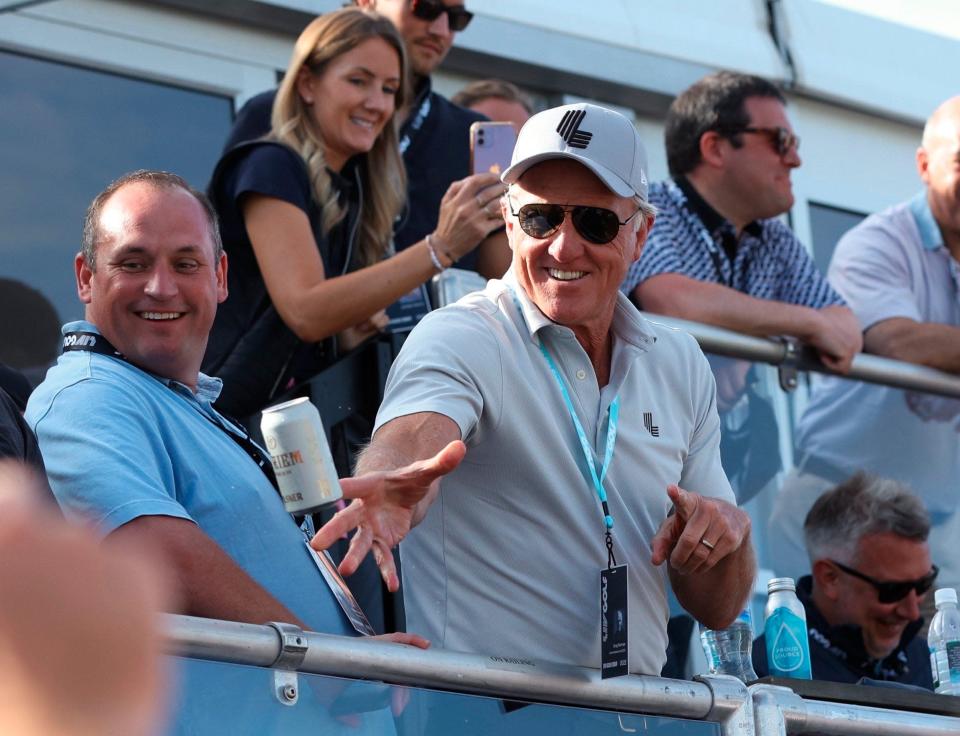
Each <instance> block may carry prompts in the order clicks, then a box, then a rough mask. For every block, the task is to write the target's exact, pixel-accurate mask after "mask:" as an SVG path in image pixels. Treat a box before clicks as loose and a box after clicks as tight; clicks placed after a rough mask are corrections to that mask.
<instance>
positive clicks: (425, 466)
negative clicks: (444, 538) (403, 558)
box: [310, 440, 466, 592]
mask: <svg viewBox="0 0 960 736" xmlns="http://www.w3.org/2000/svg"><path fill="white" fill-rule="evenodd" d="M465 453H466V445H464V444H463V442H461V441H460V440H455V441H453V442H451V443H449V444H448V445H447V446H446V447H444V448H443V449H442V450H440V452H438V453H437V454H436V455H434V456H433V457H430V458H427V459H426V460H418V461H417V462H413V463H410V464H409V465H406V466H404V467H402V468H397V469H396V470H384V471H378V472H374V473H368V474H367V475H363V476H360V477H359V478H343V479H342V480H341V481H340V487H341V488H342V489H343V496H344V498H352V499H353V502H352V503H351V504H350V505H349V506H347V507H346V508H345V509H343V510H342V511H339V512H337V514H336V515H335V516H334V517H333V518H332V519H331V520H330V521H328V522H327V523H326V524H324V525H323V526H322V527H321V528H320V531H318V532H317V534H316V536H315V537H314V538H313V539H312V540H311V542H310V545H311V546H312V547H313V548H314V549H317V550H321V549H326V548H327V547H329V546H330V545H332V544H333V543H334V542H336V541H337V539H339V538H340V537H342V536H344V535H345V534H346V533H347V532H349V531H350V530H351V529H356V530H357V533H356V534H354V536H353V539H351V540H350V547H349V549H348V550H347V554H346V555H344V558H343V561H342V562H341V563H340V568H339V569H340V574H341V575H344V576H346V575H351V574H352V573H353V572H354V571H355V570H356V569H357V567H359V565H360V563H361V562H362V561H363V558H364V557H366V555H367V553H368V552H370V551H371V550H372V551H373V556H374V559H375V560H376V562H377V567H379V568H380V575H381V576H382V577H383V580H384V582H385V583H386V585H387V589H388V590H390V591H391V592H395V591H396V590H397V589H398V588H399V587H400V581H399V579H398V578H397V570H396V565H394V562H393V555H392V554H391V552H390V550H391V549H392V548H393V547H395V546H397V545H398V544H399V543H400V541H401V540H402V539H403V538H404V537H405V536H406V535H407V533H408V532H409V531H410V529H411V527H412V526H413V525H414V514H415V513H416V511H417V505H418V504H419V503H420V502H421V501H423V499H424V498H426V496H427V494H428V493H429V492H430V490H431V488H432V487H433V486H434V484H435V483H436V482H437V481H439V480H440V478H442V477H443V476H444V475H446V474H447V473H449V472H450V471H451V470H453V469H454V468H456V467H457V466H458V465H459V464H460V461H461V460H463V456H464V454H465Z"/></svg>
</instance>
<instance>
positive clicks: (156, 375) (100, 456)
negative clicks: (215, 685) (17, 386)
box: [27, 171, 462, 732]
mask: <svg viewBox="0 0 960 736" xmlns="http://www.w3.org/2000/svg"><path fill="white" fill-rule="evenodd" d="M75 269H76V278H77V289H78V293H79V296H80V299H81V301H83V302H84V304H85V305H86V309H85V312H86V320H84V321H80V322H73V323H70V324H68V325H66V326H65V327H64V333H65V337H64V350H65V352H64V354H63V355H62V356H61V357H60V359H59V361H58V362H57V365H56V366H54V367H53V368H51V369H50V371H49V372H48V374H47V377H46V380H44V382H43V383H42V384H41V385H40V386H39V387H38V388H37V389H36V391H35V392H34V393H33V395H32V397H31V398H30V402H29V405H28V409H27V419H28V421H29V423H30V424H31V425H32V427H33V429H34V431H35V432H36V433H37V436H38V440H39V443H40V446H41V449H42V451H43V453H44V456H45V458H46V461H47V463H46V465H47V472H48V474H49V478H50V482H51V487H52V489H53V491H54V494H55V495H56V497H57V500H58V501H59V502H60V504H61V506H62V507H63V508H64V509H65V511H66V513H67V515H68V516H69V517H71V518H80V519H84V520H87V521H90V522H92V523H93V524H95V526H96V529H97V530H98V531H99V532H100V533H101V534H102V535H104V536H105V537H107V542H106V543H108V544H109V543H110V541H111V540H122V539H127V540H128V542H130V543H133V544H140V545H143V546H145V547H146V548H148V549H151V550H155V551H157V552H159V554H160V555H161V559H162V562H163V563H164V565H165V567H166V569H167V570H169V571H170V573H171V580H172V582H173V583H174V584H175V592H176V594H177V596H178V598H179V604H180V605H179V607H178V612H181V613H187V614H191V615H195V616H204V617H208V618H220V619H228V620H233V621H246V622H251V623H267V622H270V621H283V622H288V623H294V624H297V625H299V626H301V627H303V628H307V629H311V630H315V631H322V632H326V633H335V634H341V635H355V634H356V632H355V631H354V628H353V626H352V625H351V623H350V621H349V620H348V618H347V616H346V614H345V613H344V611H343V610H342V609H341V607H340V605H339V604H338V602H337V599H336V598H335V596H334V593H333V591H332V590H331V589H330V587H328V585H327V584H326V582H325V580H324V576H323V575H322V574H321V572H320V570H319V568H318V567H317V565H316V564H315V562H314V559H313V555H312V554H311V551H310V550H309V549H308V547H307V545H306V540H305V538H304V535H303V533H302V532H301V531H300V530H299V529H298V528H297V526H296V524H295V523H294V521H293V519H292V518H291V517H290V516H289V515H288V514H287V513H286V512H285V511H284V508H283V504H282V502H281V500H280V497H279V495H278V493H277V491H276V490H275V488H274V486H273V485H272V482H271V480H270V479H269V478H268V475H266V474H265V473H264V472H263V470H262V466H261V467H258V462H257V461H258V460H262V459H263V458H262V457H261V454H262V451H261V450H260V449H259V448H257V447H256V446H254V445H253V444H252V443H251V442H250V441H249V438H245V435H244V433H243V432H242V430H241V429H240V428H239V427H237V426H236V425H234V424H233V423H232V422H230V421H229V420H227V419H225V418H224V417H223V416H222V415H221V414H219V413H218V412H217V411H216V410H215V409H214V408H213V406H212V403H213V401H215V400H216V398H217V395H218V393H219V390H220V385H221V384H220V380H219V379H215V378H210V377H208V376H205V375H203V374H202V373H200V372H199V369H200V361H201V359H202V357H203V353H204V349H205V348H206V341H207V335H208V333H209V331H210V326H211V324H212V322H213V318H214V314H215V312H216V308H217V304H218V303H219V302H221V301H223V300H224V299H225V298H226V296H227V291H226V270H227V261H226V256H225V255H224V253H223V250H222V248H221V246H220V242H219V237H218V235H217V224H216V215H215V213H214V212H213V209H212V207H211V205H210V204H209V202H208V201H207V200H206V198H205V197H204V196H203V195H202V194H200V193H198V192H196V191H195V190H193V189H191V188H190V186H189V185H188V184H187V183H186V182H185V181H184V180H183V179H181V178H180V177H177V176H175V175H173V174H169V173H166V172H155V171H153V172H152V171H141V172H135V173H133V174H129V175H127V176H125V177H122V178H121V179H119V180H117V181H116V182H114V183H113V184H111V185H110V186H109V187H108V188H107V189H106V190H104V192H102V193H101V194H100V195H98V196H97V198H96V199H94V201H93V203H92V204H91V206H90V208H89V210H88V212H87V218H86V221H85V226H84V246H83V251H82V252H81V253H79V254H77V257H76V262H75ZM460 456H462V449H461V448H460V447H458V446H454V447H453V448H450V449H449V450H447V451H446V452H445V453H444V454H442V455H441V456H440V457H439V458H436V459H432V460H431V461H430V462H428V463H425V464H422V465H420V466H419V467H418V468H415V469H413V470H414V473H413V474H410V473H407V475H406V478H405V480H403V481H402V482H401V484H400V485H401V486H403V485H410V484H411V483H412V484H413V485H417V484H420V485H424V484H429V483H430V482H432V481H433V480H434V479H435V478H436V477H437V475H438V474H439V473H442V472H444V471H445V470H448V469H449V468H450V467H452V465H455V464H456V462H457V460H458V459H459V457H460ZM433 460H436V462H434V461H433ZM267 468H269V464H267ZM354 482H360V483H361V484H362V483H363V481H354ZM344 485H345V486H347V487H349V485H350V483H349V482H347V481H345V482H344ZM388 638H389V639H390V640H392V641H397V642H402V643H410V644H414V645H417V646H421V647H425V646H427V642H426V641H425V640H424V639H423V638H421V637H418V636H414V635H409V634H392V635H388ZM235 674H237V676H238V677H239V676H240V675H241V674H242V673H241V672H240V671H239V670H238V671H237V672H236V673H235ZM241 679H242V678H241ZM216 681H217V682H219V680H216ZM208 682H209V681H207V683H205V685H206V684H208ZM198 684H199V683H194V686H192V687H190V688H187V689H186V693H187V695H188V696H189V697H188V698H187V702H186V704H181V705H182V706H183V707H187V706H189V704H190V702H192V703H193V705H195V706H196V709H195V710H194V711H193V713H194V715H196V716H197V717H209V718H215V717H216V718H221V717H222V716H223V714H222V713H220V712H219V711H218V710H217V709H216V708H212V707H211V706H210V703H209V701H207V703H206V704H203V703H198V702H197V700H199V698H198V697H197V690H196V686H197V685H198ZM221 690H223V688H221ZM224 692H226V691H224ZM263 692H264V693H266V691H265V690H264V691H263ZM207 695H210V692H207ZM220 696H221V697H222V696H223V695H222V694H221V695H220ZM234 696H235V697H236V698H237V700H238V701H242V700H243V698H241V697H240V696H239V695H236V693H234ZM191 697H192V698H193V701H191V700H190V698H191ZM266 697H267V696H266V694H264V696H263V697H262V698H259V702H260V703H263V702H265V701H266ZM254 705H255V704H254V703H252V702H249V703H247V702H233V703H231V708H232V709H234V713H233V715H235V713H238V712H244V711H243V709H244V708H248V707H253V706H254ZM236 709H240V710H236ZM274 710H275V709H274ZM381 715H382V714H381ZM381 725H382V723H381ZM193 726H196V723H193ZM200 730H202V729H200ZM191 732H192V731H191ZM378 732H382V731H378Z"/></svg>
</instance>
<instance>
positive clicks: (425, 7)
mask: <svg viewBox="0 0 960 736" xmlns="http://www.w3.org/2000/svg"><path fill="white" fill-rule="evenodd" d="M410 12H412V13H413V14H414V16H416V17H417V18H419V19H420V20H427V21H431V22H432V21H435V20H436V19H437V18H439V17H440V16H441V15H442V14H443V13H446V14H447V23H449V24H450V30H451V31H454V32H455V33H456V32H459V31H462V30H463V29H464V28H466V27H467V26H468V25H470V21H471V20H473V13H471V12H470V11H469V10H467V9H466V8H465V7H463V6H462V5H450V6H447V5H444V4H443V0H413V2H412V3H411V4H410Z"/></svg>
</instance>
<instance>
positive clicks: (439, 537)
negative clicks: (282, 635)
mask: <svg viewBox="0 0 960 736" xmlns="http://www.w3.org/2000/svg"><path fill="white" fill-rule="evenodd" d="M645 169H646V154H645V152H644V150H643V145H642V143H641V141H640V138H639V135H638V134H637V132H636V129H635V128H634V126H633V124H632V123H631V122H630V121H629V120H628V119H627V118H625V117H624V116H622V115H620V114H619V113H616V112H613V111H611V110H607V109H604V108H602V107H598V106H596V105H590V104H584V103H581V104H576V105H567V106H564V107H559V108H554V109H551V110H547V111H544V112H541V113H539V114H537V115H534V116H533V117H532V118H530V120H529V121H528V122H527V123H526V125H525V126H524V127H523V129H522V130H521V132H520V136H519V139H518V142H517V145H516V148H515V150H514V153H513V162H512V165H511V166H510V168H508V169H507V170H506V171H505V172H504V174H503V177H502V178H503V181H504V183H506V184H508V185H509V188H508V191H507V193H506V195H505V196H504V198H503V200H502V203H501V208H502V212H503V216H504V219H505V221H506V231H507V237H508V240H509V242H510V247H511V249H512V251H513V263H512V266H511V269H510V271H508V272H507V274H506V275H505V276H504V278H503V280H494V281H491V282H490V283H489V284H488V286H487V288H486V289H485V290H484V291H482V292H476V293H474V294H471V295H469V296H467V297H465V298H464V299H462V300H461V301H460V302H458V303H456V304H454V305H451V306H449V307H446V308H444V309H441V310H438V311H435V312H432V313H431V314H430V315H428V316H427V317H426V318H425V319H424V320H423V321H422V322H421V323H420V324H419V325H418V326H417V327H416V328H415V329H414V330H413V332H412V333H411V335H410V337H409V339H408V340H407V342H406V343H405V345H404V347H403V350H402V351H401V353H400V355H399V357H398V359H397V361H396V362H395V363H394V365H393V368H392V370H391V374H390V377H389V379H388V384H387V388H386V396H385V398H384V401H383V404H382V405H381V408H380V411H379V414H378V416H377V423H376V424H377V426H376V430H375V432H374V437H373V441H372V443H371V445H370V447H369V448H368V449H367V450H366V451H365V452H364V453H363V454H362V455H361V458H360V460H359V461H358V466H357V474H358V475H359V476H360V477H362V478H363V479H365V480H366V479H368V478H370V477H373V478H377V477H379V474H382V473H383V472H385V471H389V470H391V469H393V468H395V467H399V466H402V465H405V464H406V463H407V461H408V460H415V459H418V458H421V457H428V456H430V455H432V454H434V453H435V452H436V451H438V450H439V449H441V448H443V447H444V446H446V445H447V443H449V442H452V441H455V440H463V441H464V442H465V443H466V445H467V453H466V457H465V459H464V461H463V462H462V463H461V464H460V466H459V467H458V468H457V469H456V470H454V471H453V472H452V473H451V474H450V475H449V476H448V477H447V478H446V479H444V481H443V484H442V486H441V485H440V484H437V483H435V484H433V485H432V486H431V488H430V489H429V491H428V492H427V493H426V494H412V493H402V492H399V491H397V490H395V489H394V488H393V487H392V485H391V484H390V483H387V482H383V483H380V484H379V485H378V484H368V486H367V488H368V489H370V490H369V492H364V493H361V494H354V493H353V492H352V491H346V490H345V493H347V494H348V495H350V496H351V497H354V498H356V499H357V500H355V501H354V502H353V503H352V504H351V505H350V506H349V507H347V509H345V510H344V511H342V512H340V513H339V514H337V516H336V517H334V519H333V520H332V521H331V522H329V523H328V524H327V525H326V526H325V527H324V528H323V529H322V530H321V531H320V533H319V534H318V536H317V537H316V538H315V539H314V542H313V543H314V545H315V546H318V547H324V546H327V545H329V544H331V543H333V542H334V541H336V539H337V538H339V537H340V535H341V534H343V533H345V532H346V531H347V530H348V529H351V528H353V527H355V526H359V531H358V533H357V534H356V535H355V536H354V538H353V541H352V543H351V548H350V550H349V551H348V553H347V555H346V556H345V558H344V561H343V564H342V566H341V570H342V571H343V572H344V573H346V574H349V573H350V572H351V571H352V570H353V569H355V567H356V566H357V564H358V563H359V562H360V560H361V559H362V558H363V557H364V556H365V555H366V553H367V551H368V550H371V549H372V551H373V553H374V556H375V558H376V560H377V562H378V564H379V565H380V568H381V571H382V574H383V577H384V579H385V581H386V582H387V585H388V586H389V587H390V588H393V589H395V588H396V587H397V584H398V580H397V575H396V571H395V569H394V567H393V560H392V556H391V555H390V554H389V549H390V548H391V547H392V546H393V545H395V544H397V543H398V542H399V541H400V540H401V539H403V540H404V541H403V544H402V545H401V559H402V562H403V579H404V591H405V593H404V595H405V599H404V600H405V605H406V612H407V623H408V625H409V626H410V628H411V629H416V630H423V631H424V632H427V633H428V634H429V635H430V636H432V637H435V643H436V644H437V645H438V646H440V647H444V648H448V649H455V650H460V651H471V652H478V653H486V654H492V655H502V656H507V657H516V656H523V657H525V658H532V659H539V660H549V661H557V662H565V663H571V664H576V665H581V666H587V667H597V668H599V667H601V666H602V667H603V669H604V672H605V673H606V672H607V670H608V668H610V669H613V670H614V672H619V673H624V674H625V673H626V672H627V671H629V672H636V673H644V674H659V673H660V670H661V667H662V666H663V664H664V661H665V648H666V644H667V632H666V620H667V594H666V587H667V583H668V582H669V583H670V584H671V585H672V587H673V589H674V591H675V593H676V595H677V597H678V598H679V600H680V601H681V602H682V603H683V605H684V606H685V607H686V608H687V609H688V610H689V611H690V612H691V613H692V614H693V615H695V616H696V617H697V618H699V619H700V620H701V621H703V622H704V623H705V624H706V625H708V626H710V627H711V628H722V627H724V626H727V625H728V624H729V623H730V622H731V621H732V620H733V618H734V617H735V616H736V615H737V613H738V612H739V611H740V610H741V609H742V607H743V603H744V601H745V600H746V598H747V596H748V594H749V591H750V589H751V586H752V581H753V575H754V558H753V551H752V547H751V543H750V521H749V517H748V516H747V515H746V514H745V513H743V512H742V511H741V510H740V509H738V508H737V507H736V506H735V505H734V503H733V494H732V491H731V489H730V485H729V483H728V482H727V479H726V477H725V476H724V473H723V469H722V467H721V465H720V455H719V449H718V448H719V439H720V435H719V421H718V417H717V412H716V405H715V386H714V382H713V378H712V376H711V374H710V371H709V366H708V365H707V362H706V360H705V359H704V357H703V354H702V353H701V352H700V350H699V348H698V347H697V344H696V343H695V342H694V341H693V339H692V338H690V336H689V335H686V334H684V333H680V332H677V331H675V330H670V329H667V328H664V327H662V326H659V325H656V324H653V323H651V322H648V321H646V320H645V319H643V318H642V317H641V316H640V315H639V314H638V313H637V311H636V309H635V308H634V307H633V305H631V304H630V302H629V300H628V299H627V298H626V297H625V296H624V295H622V294H620V293H619V285H620V283H621V281H622V280H623V276H624V275H625V273H626V270H627V267H628V266H629V265H630V264H631V263H633V262H634V261H635V260H636V259H637V258H638V257H639V255H640V251H641V249H642V247H643V243H644V241H645V239H646V237H647V233H648V232H649V229H650V227H651V225H652V224H653V219H654V211H653V208H652V207H651V206H650V204H649V202H648V200H647V178H646V174H645ZM434 448H436V449H434ZM624 581H629V584H628V585H627V584H626V583H625V582H624ZM620 584H623V586H624V587H623V588H618V587H617V586H618V585H620ZM615 590H619V591H620V593H621V595H620V599H621V600H620V602H622V604H623V606H622V608H623V609H625V610H623V611H622V613H623V615H622V616H614V617H613V618H612V620H608V619H606V618H603V617H602V614H601V611H602V610H606V611H607V614H608V615H611V616H612V615H613V614H612V613H611V612H612V611H613V609H614V608H618V609H619V608H620V604H619V603H617V604H614V603H613V601H614V600H615V599H616V598H617V595H616V594H615V593H614V591H615ZM601 591H604V595H603V597H601ZM624 622H625V623H626V626H625V627H622V629H621V631H623V630H625V636H626V637H627V638H626V640H625V642H624V643H626V641H629V646H628V651H629V658H628V657H627V655H626V654H623V656H622V659H619V660H618V659H617V657H615V656H614V657H612V661H613V664H612V665H611V659H608V657H607V654H606V653H605V652H606V650H604V649H602V648H601V638H602V637H601V630H602V629H604V626H607V628H605V629H604V630H605V631H607V633H608V634H609V632H610V631H611V630H615V629H616V627H617V626H622V624H623V623H624ZM609 627H613V629H611V628H609ZM608 641H609V640H608ZM611 653H612V652H611Z"/></svg>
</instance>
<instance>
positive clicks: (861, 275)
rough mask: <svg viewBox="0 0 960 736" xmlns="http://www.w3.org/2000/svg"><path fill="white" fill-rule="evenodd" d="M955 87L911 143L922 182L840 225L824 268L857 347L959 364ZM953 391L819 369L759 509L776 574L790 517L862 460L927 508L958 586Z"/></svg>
mask: <svg viewBox="0 0 960 736" xmlns="http://www.w3.org/2000/svg"><path fill="white" fill-rule="evenodd" d="M958 158H960V97H954V98H952V99H950V100H947V101H946V102H944V103H943V104H942V105H940V107H939V108H937V110H936V111H935V112H934V113H933V115H932V116H931V117H930V119H929V120H928V121H927V124H926V127H925V128H924V131H923V140H922V143H921V145H920V148H919V149H918V151H917V170H918V171H919V174H920V178H921V180H922V181H923V183H924V185H925V191H922V192H920V193H918V194H917V195H916V196H915V197H913V198H912V199H910V200H908V201H906V202H902V203H901V204H898V205H895V206H894V207H891V208H889V209H887V210H884V211H883V212H880V213H878V214H875V215H872V216H871V217H868V218H867V219H866V220H864V221H863V222H862V223H860V224H859V225H858V226H857V227H855V228H854V229H853V230H851V231H850V232H848V233H847V234H846V235H844V236H843V237H842V238H841V239H840V242H839V243H838V244H837V248H836V250H835V251H834V254H833V260H832V261H831V263H830V271H829V277H830V281H831V283H832V284H833V285H834V286H835V287H836V288H837V290H838V291H839V292H840V293H841V294H842V295H843V297H844V298H845V299H846V300H847V303H848V304H849V305H850V307H851V308H852V309H853V311H854V312H855V313H856V315H857V319H858V320H859V321H860V326H861V327H862V329H863V336H864V346H865V349H866V351H867V352H871V353H875V354H877V355H884V356H886V357H889V358H895V359H897V360H903V361H907V362H910V363H919V364H920V365H927V366H930V367H933V368H939V369H940V370H943V371H948V372H950V373H960V297H958V294H960V264H958V259H960V167H958V165H957V161H958ZM958 417H960V401H957V400H956V399H947V398H941V397H935V396H931V395H929V394H923V393H919V392H914V391H903V390H900V389H895V388H889V387H886V386H874V385H871V384H867V383H861V382H853V381H844V380H841V379H837V378H832V377H830V378H823V379H822V380H821V381H820V382H819V383H818V384H817V386H816V387H815V390H814V394H813V396H812V398H811V401H810V405H809V406H808V408H807V411H806V413H805V414H804V416H803V418H802V419H801V421H800V424H799V427H798V433H797V448H798V451H799V452H798V456H797V465H798V468H797V471H795V472H794V473H792V474H791V475H790V476H788V477H787V480H786V481H785V483H784V487H783V489H782V491H781V493H780V495H779V497H778V499H777V503H776V506H775V507H774V511H773V515H772V518H771V522H770V526H771V531H772V534H771V536H770V539H771V540H776V541H777V544H776V545H775V546H772V547H771V554H772V555H773V562H774V565H775V569H776V570H777V572H778V573H782V574H792V573H793V572H794V571H795V570H797V569H799V568H800V567H801V566H802V565H803V564H804V562H803V560H804V558H803V541H802V538H801V536H800V530H799V529H798V528H797V526H796V520H797V519H800V518H803V515H804V514H805V513H806V512H807V510H808V509H809V508H810V507H811V506H812V505H813V502H814V501H815V500H816V498H817V497H818V496H819V495H820V494H821V493H823V492H824V491H825V490H826V489H827V488H829V487H830V486H831V485H834V484H835V483H837V482H839V481H842V480H843V479H844V478H846V477H849V476H850V475H852V474H853V473H854V472H855V471H857V470H860V469H863V470H866V471H868V472H871V473H875V474H877V475H881V476H884V477H888V478H893V479H896V480H899V481H902V482H904V483H907V484H908V485H909V486H910V487H911V488H912V490H913V491H914V492H915V493H916V494H917V495H918V496H919V497H920V498H921V499H922V500H923V502H924V504H925V505H926V507H927V511H928V512H929V514H930V520H931V522H932V529H931V532H930V549H931V552H932V555H933V561H934V562H936V563H937V564H938V565H940V567H941V573H940V580H941V582H942V584H943V585H944V586H948V587H957V586H960V558H958V556H957V554H956V539H957V535H958V534H960V514H957V513H956V508H957V503H958V501H960V493H958V492H957V479H958V478H960V420H958Z"/></svg>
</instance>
